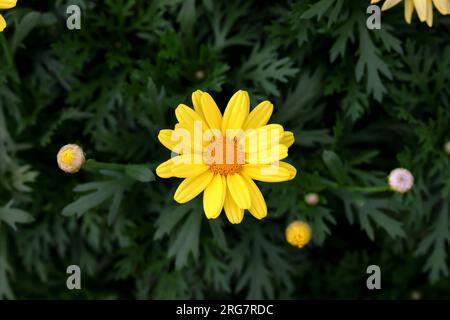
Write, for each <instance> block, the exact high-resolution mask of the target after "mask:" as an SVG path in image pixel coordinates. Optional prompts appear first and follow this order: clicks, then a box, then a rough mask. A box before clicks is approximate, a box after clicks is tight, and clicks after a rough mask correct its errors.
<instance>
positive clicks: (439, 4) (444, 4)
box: [433, 0, 450, 14]
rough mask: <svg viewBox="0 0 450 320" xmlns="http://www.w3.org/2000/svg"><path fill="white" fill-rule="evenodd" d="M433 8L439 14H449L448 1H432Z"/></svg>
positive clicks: (449, 2) (449, 4) (449, 3)
mask: <svg viewBox="0 0 450 320" xmlns="http://www.w3.org/2000/svg"><path fill="white" fill-rule="evenodd" d="M433 3H434V6H435V7H436V9H438V11H439V12H440V13H441V14H449V13H450V1H449V0H433Z"/></svg>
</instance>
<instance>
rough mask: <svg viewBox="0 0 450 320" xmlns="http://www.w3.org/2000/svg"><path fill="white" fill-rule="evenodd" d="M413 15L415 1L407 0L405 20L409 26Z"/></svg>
mask: <svg viewBox="0 0 450 320" xmlns="http://www.w3.org/2000/svg"><path fill="white" fill-rule="evenodd" d="M413 13H414V2H413V0H405V20H406V22H407V23H408V24H410V23H411V19H412V15H413Z"/></svg>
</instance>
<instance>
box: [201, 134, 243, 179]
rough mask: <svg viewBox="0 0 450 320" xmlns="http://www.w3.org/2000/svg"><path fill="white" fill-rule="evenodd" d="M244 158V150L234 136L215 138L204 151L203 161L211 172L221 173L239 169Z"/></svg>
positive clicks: (229, 172) (224, 173)
mask: <svg viewBox="0 0 450 320" xmlns="http://www.w3.org/2000/svg"><path fill="white" fill-rule="evenodd" d="M244 160H245V157H244V152H243V150H242V147H241V146H240V145H239V143H238V142H237V140H236V138H234V139H229V138H216V139H215V140H214V141H213V142H212V143H211V144H210V145H209V146H208V147H207V148H206V151H205V163H206V164H208V165H209V169H210V170H211V171H212V172H214V173H218V174H221V175H227V174H233V173H236V172H239V171H241V169H242V165H243V164H244V163H245V161H244Z"/></svg>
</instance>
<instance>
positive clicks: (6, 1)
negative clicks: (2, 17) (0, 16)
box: [0, 0, 17, 9]
mask: <svg viewBox="0 0 450 320" xmlns="http://www.w3.org/2000/svg"><path fill="white" fill-rule="evenodd" d="M16 4H17V0H0V9H11V8H14V7H15V6H16Z"/></svg>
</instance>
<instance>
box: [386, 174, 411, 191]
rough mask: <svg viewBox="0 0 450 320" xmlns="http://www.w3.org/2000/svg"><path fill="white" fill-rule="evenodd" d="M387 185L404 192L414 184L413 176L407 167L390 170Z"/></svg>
mask: <svg viewBox="0 0 450 320" xmlns="http://www.w3.org/2000/svg"><path fill="white" fill-rule="evenodd" d="M388 181H389V186H390V188H391V189H392V190H393V191H395V192H399V193H405V192H407V191H409V190H411V188H412V187H413V185H414V177H413V175H412V174H411V172H409V170H407V169H403V168H397V169H395V170H392V171H391V173H390V174H389V178H388Z"/></svg>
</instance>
